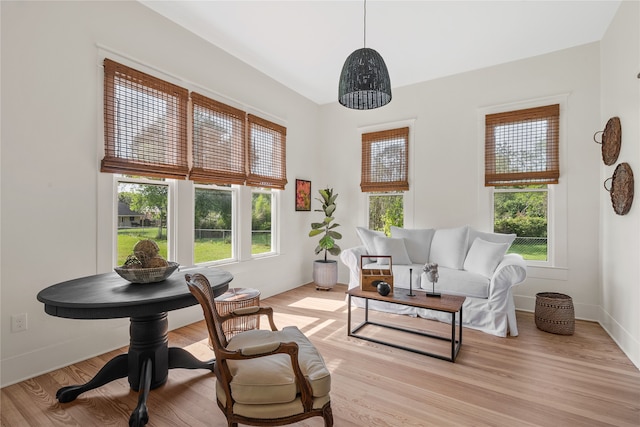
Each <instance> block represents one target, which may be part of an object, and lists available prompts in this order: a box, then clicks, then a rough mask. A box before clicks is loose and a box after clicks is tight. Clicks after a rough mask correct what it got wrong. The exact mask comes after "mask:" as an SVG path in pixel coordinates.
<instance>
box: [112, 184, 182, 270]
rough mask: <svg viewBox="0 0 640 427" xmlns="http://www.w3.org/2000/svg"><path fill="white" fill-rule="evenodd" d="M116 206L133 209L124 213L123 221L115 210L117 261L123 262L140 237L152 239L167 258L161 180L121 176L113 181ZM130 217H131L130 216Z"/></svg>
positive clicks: (167, 224)
mask: <svg viewBox="0 0 640 427" xmlns="http://www.w3.org/2000/svg"><path fill="white" fill-rule="evenodd" d="M117 201H118V210H119V211H120V210H122V211H121V212H135V213H136V214H137V215H135V216H129V215H127V217H126V219H127V220H126V221H123V219H124V218H123V216H121V215H120V212H118V214H119V215H118V217H119V220H118V229H117V231H116V234H117V239H116V241H117V264H116V265H123V264H124V262H125V260H126V259H127V256H129V255H131V254H132V253H133V247H134V246H135V244H136V243H137V242H138V241H140V240H146V239H151V240H154V241H155V242H156V243H157V244H158V247H159V248H160V255H161V256H162V257H163V258H165V259H169V258H168V253H169V250H168V248H169V235H170V224H171V221H170V215H169V188H168V185H167V184H166V183H164V182H162V181H158V182H153V181H152V180H149V179H145V178H138V177H124V176H123V177H122V178H120V179H118V181H117ZM131 218H134V220H130V219H131Z"/></svg>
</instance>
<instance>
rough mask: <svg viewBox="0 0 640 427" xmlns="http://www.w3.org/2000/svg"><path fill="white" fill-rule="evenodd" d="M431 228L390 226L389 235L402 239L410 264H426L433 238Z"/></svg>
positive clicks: (433, 231)
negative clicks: (413, 228)
mask: <svg viewBox="0 0 640 427" xmlns="http://www.w3.org/2000/svg"><path fill="white" fill-rule="evenodd" d="M433 233H435V230H434V229H433V228H429V229H420V230H410V229H406V228H400V227H396V226H393V225H392V226H391V237H393V238H402V239H404V246H405V248H407V253H408V254H409V258H410V259H411V263H412V264H426V263H427V261H428V260H429V249H430V248H431V240H432V239H433Z"/></svg>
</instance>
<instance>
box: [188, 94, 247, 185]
mask: <svg viewBox="0 0 640 427" xmlns="http://www.w3.org/2000/svg"><path fill="white" fill-rule="evenodd" d="M191 103H192V115H193V166H192V168H191V172H190V174H189V178H190V179H192V180H194V181H198V182H209V183H216V184H244V182H245V179H246V172H245V116H246V113H245V112H244V111H242V110H238V109H237V108H233V107H230V106H228V105H225V104H222V103H220V102H217V101H214V100H212V99H210V98H207V97H205V96H203V95H200V94H198V93H191Z"/></svg>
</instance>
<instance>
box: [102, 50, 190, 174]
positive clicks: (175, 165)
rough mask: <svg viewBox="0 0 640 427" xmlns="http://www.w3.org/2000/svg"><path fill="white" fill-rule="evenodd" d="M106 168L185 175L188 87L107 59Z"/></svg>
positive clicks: (138, 172)
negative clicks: (182, 86) (176, 84)
mask: <svg viewBox="0 0 640 427" xmlns="http://www.w3.org/2000/svg"><path fill="white" fill-rule="evenodd" d="M104 72H105V79H104V133H105V138H104V139H105V147H104V148H105V156H104V158H103V159H102V165H101V171H102V172H112V173H123V174H130V175H144V176H154V177H160V178H177V179H185V178H186V176H187V173H188V172H189V166H188V163H187V102H188V98H189V92H188V91H187V89H184V88H181V87H179V86H175V85H173V84H171V83H168V82H165V81H163V80H160V79H158V78H155V77H153V76H150V75H148V74H145V73H142V72H140V71H136V70H134V69H132V68H129V67H127V66H124V65H122V64H118V63H116V62H114V61H111V60H109V59H105V60H104Z"/></svg>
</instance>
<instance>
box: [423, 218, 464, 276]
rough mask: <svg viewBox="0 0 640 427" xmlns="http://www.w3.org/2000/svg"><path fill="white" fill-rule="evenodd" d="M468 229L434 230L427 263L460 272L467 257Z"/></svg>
mask: <svg viewBox="0 0 640 427" xmlns="http://www.w3.org/2000/svg"><path fill="white" fill-rule="evenodd" d="M468 235H469V227H468V226H466V225H465V226H464V227H458V228H443V229H439V230H436V231H435V233H434V234H433V240H432V241H431V250H430V252H429V261H430V262H435V263H437V264H438V266H440V267H446V268H455V269H456V270H462V267H463V265H464V258H465V256H466V255H467V236H468Z"/></svg>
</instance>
